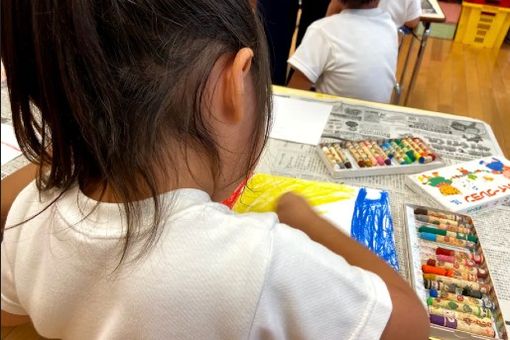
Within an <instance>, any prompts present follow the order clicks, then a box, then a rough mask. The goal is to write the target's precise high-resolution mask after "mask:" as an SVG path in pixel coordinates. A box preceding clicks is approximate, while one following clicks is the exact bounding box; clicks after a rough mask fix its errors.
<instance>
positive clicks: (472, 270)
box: [423, 255, 489, 279]
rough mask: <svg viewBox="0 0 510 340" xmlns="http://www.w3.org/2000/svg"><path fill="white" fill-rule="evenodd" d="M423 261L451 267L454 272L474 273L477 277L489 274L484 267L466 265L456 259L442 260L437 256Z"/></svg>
mask: <svg viewBox="0 0 510 340" xmlns="http://www.w3.org/2000/svg"><path fill="white" fill-rule="evenodd" d="M439 256H444V255H439ZM423 262H424V264H426V265H428V266H433V267H441V268H446V269H451V270H453V271H454V272H455V271H459V272H462V273H465V274H470V275H474V276H475V277H477V278H479V279H486V278H487V277H488V276H489V272H488V271H487V270H485V269H483V268H478V267H469V266H465V265H463V264H461V263H459V262H455V261H441V260H439V259H437V257H436V258H429V259H427V260H424V261H423Z"/></svg>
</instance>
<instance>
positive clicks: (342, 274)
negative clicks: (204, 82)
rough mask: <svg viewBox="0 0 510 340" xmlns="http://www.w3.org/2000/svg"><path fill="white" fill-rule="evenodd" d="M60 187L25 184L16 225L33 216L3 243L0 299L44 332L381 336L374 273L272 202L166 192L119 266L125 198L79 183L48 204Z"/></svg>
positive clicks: (385, 308) (15, 210) (384, 305)
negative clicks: (313, 236) (147, 230)
mask: <svg viewBox="0 0 510 340" xmlns="http://www.w3.org/2000/svg"><path fill="white" fill-rule="evenodd" d="M57 196H58V193H53V194H44V195H42V196H41V199H40V197H39V193H38V191H37V189H36V186H35V184H31V185H29V186H28V187H27V188H25V189H24V190H23V192H22V193H21V194H20V195H19V196H18V198H17V199H16V201H15V203H14V205H13V206H12V208H11V211H10V213H9V216H8V220H7V225H8V226H9V225H13V224H16V223H18V222H21V221H25V220H27V219H29V218H30V217H32V216H35V217H33V218H32V219H29V220H28V221H27V222H25V223H24V224H22V225H21V226H18V227H15V228H12V229H8V230H6V231H5V234H4V240H3V243H2V246H1V252H2V253H1V258H2V269H1V273H2V275H1V278H2V280H1V284H2V294H1V308H2V310H4V311H7V312H9V313H13V314H20V315H29V316H30V318H31V319H32V322H33V323H34V326H35V328H36V330H37V331H38V332H39V333H40V334H41V335H42V336H44V337H48V338H63V339H247V338H249V339H261V338H264V339H290V338H292V339H297V338H299V339H377V338H379V337H380V336H381V333H382V331H383V330H384V328H385V326H386V323H387V322H388V320H389V316H390V313H391V309H392V305H391V300H390V297H389V293H388V290H387V288H386V286H385V284H384V282H383V281H382V280H381V279H380V278H379V277H378V276H377V275H375V274H373V273H371V272H368V271H365V270H363V269H360V268H358V267H354V266H351V265H349V264H348V263H347V262H346V261H345V260H344V259H343V258H342V257H340V256H337V255H335V254H334V253H332V252H330V251H329V250H328V249H326V248H324V247H323V246H321V245H320V244H317V243H315V242H313V241H311V240H310V239H309V238H308V237H307V236H306V235H305V234H304V233H302V232H300V231H298V230H296V229H293V228H290V227H288V226H286V225H283V224H281V223H279V222H278V220H277V217H276V215H275V214H272V213H269V214H243V215H238V214H235V213H232V212H231V211H230V210H229V209H228V208H227V207H225V206H223V205H221V204H219V203H215V202H212V201H211V200H210V198H209V196H208V195H207V194H206V193H205V192H202V191H199V190H195V189H180V190H177V191H174V192H171V193H167V194H164V195H162V196H161V198H162V199H163V200H164V201H165V202H171V203H169V204H171V205H170V208H169V212H168V214H167V215H165V216H166V217H165V220H164V225H163V227H162V229H161V234H160V235H159V238H158V239H157V241H156V243H155V246H154V248H153V249H152V250H151V251H150V252H148V253H147V254H146V256H144V257H143V258H141V259H139V260H138V261H135V262H130V263H125V264H123V265H121V267H119V268H118V269H117V271H114V269H115V266H116V265H117V263H118V260H119V257H118V255H119V247H121V245H122V241H119V239H120V238H122V237H123V236H124V235H125V234H124V231H123V220H124V218H123V215H122V213H121V210H120V208H119V206H118V205H117V204H111V203H101V204H99V205H98V206H97V207H96V208H95V209H93V208H94V206H95V203H96V202H95V201H92V200H91V199H89V198H87V197H86V196H84V195H83V194H82V193H81V192H80V190H79V189H78V188H77V187H75V188H73V189H72V190H70V191H68V192H67V193H65V194H64V195H63V196H62V197H61V198H59V199H58V200H57V202H56V203H55V204H52V205H49V204H50V203H51V202H52V201H53V200H54V199H55V198H56V197H57ZM143 204H145V205H146V206H145V208H144V209H145V210H144V211H146V212H147V211H151V202H150V201H146V202H143ZM48 205H49V206H48ZM45 208H46V209H45ZM41 211H42V212H41ZM143 230H144V227H142V231H143ZM131 239H132V240H134V239H135V237H132V238H131ZM136 247H137V248H138V249H140V248H141V247H142V245H137V246H136ZM130 257H131V255H128V260H131V258H130Z"/></svg>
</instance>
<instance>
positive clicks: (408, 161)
mask: <svg viewBox="0 0 510 340" xmlns="http://www.w3.org/2000/svg"><path fill="white" fill-rule="evenodd" d="M391 146H393V148H394V149H395V152H396V154H397V155H398V156H399V157H401V158H402V159H403V160H404V162H405V164H411V163H412V162H413V161H412V160H411V159H410V158H409V157H408V156H407V155H406V154H405V153H404V150H402V148H401V147H400V146H399V145H398V144H397V143H396V142H394V141H393V142H391Z"/></svg>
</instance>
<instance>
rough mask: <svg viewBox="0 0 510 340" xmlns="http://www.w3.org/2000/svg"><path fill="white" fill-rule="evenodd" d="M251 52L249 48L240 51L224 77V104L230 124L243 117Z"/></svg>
mask: <svg viewBox="0 0 510 340" xmlns="http://www.w3.org/2000/svg"><path fill="white" fill-rule="evenodd" d="M252 58H253V51H252V49H251V48H247V47H245V48H242V49H240V50H239V51H238V52H237V53H236V55H235V57H234V60H233V61H232V64H231V67H230V70H229V71H228V72H229V74H228V75H227V76H226V77H225V80H226V86H225V91H224V93H223V94H224V98H223V99H224V103H225V104H226V106H227V107H226V109H227V110H226V113H227V117H226V118H227V119H228V121H230V122H231V123H238V122H239V121H241V120H242V119H243V118H244V117H245V114H246V112H245V110H246V99H247V98H246V89H247V88H248V86H247V82H248V81H250V77H249V74H250V70H251V61H252Z"/></svg>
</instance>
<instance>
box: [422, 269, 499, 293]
mask: <svg viewBox="0 0 510 340" xmlns="http://www.w3.org/2000/svg"><path fill="white" fill-rule="evenodd" d="M423 278H424V279H426V280H431V281H438V282H444V283H446V284H453V285H456V286H457V287H461V288H469V289H471V290H474V291H479V292H480V293H482V294H487V293H489V292H490V290H491V286H490V285H488V284H485V283H478V282H473V281H467V280H461V279H456V278H453V277H448V276H442V275H437V274H423ZM435 289H437V288H435ZM470 296H472V295H470ZM475 297H476V296H475Z"/></svg>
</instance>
